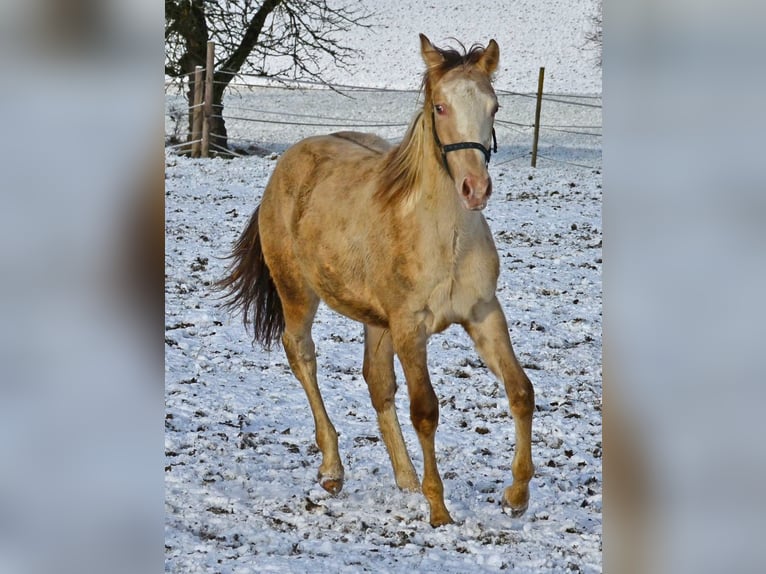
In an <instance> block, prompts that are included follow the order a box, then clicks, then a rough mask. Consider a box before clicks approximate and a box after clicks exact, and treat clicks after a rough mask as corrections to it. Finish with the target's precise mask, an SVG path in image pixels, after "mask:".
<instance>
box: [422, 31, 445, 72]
mask: <svg viewBox="0 0 766 574" xmlns="http://www.w3.org/2000/svg"><path fill="white" fill-rule="evenodd" d="M420 55H421V56H422V57H423V61H424V62H425V63H426V66H427V67H428V69H429V70H430V69H431V68H435V67H436V66H439V65H441V64H442V63H443V62H444V57H443V56H442V55H441V52H439V50H437V49H436V47H435V46H434V45H433V44H432V43H431V40H429V39H428V38H426V36H425V34H421V35H420Z"/></svg>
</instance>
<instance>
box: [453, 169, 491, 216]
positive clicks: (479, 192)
mask: <svg viewBox="0 0 766 574" xmlns="http://www.w3.org/2000/svg"><path fill="white" fill-rule="evenodd" d="M491 195H492V179H491V178H490V177H489V175H485V176H475V175H467V176H466V177H465V178H464V179H463V183H462V185H461V186H460V198H461V199H462V200H463V207H465V208H466V209H468V210H470V211H481V210H482V209H484V208H485V207H486V206H487V201H489V197H490V196H491Z"/></svg>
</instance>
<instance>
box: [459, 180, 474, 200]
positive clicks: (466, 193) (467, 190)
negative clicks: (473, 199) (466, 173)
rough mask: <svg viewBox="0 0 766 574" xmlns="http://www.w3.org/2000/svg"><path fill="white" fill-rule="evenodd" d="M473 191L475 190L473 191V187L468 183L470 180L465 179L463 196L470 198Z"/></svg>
mask: <svg viewBox="0 0 766 574" xmlns="http://www.w3.org/2000/svg"><path fill="white" fill-rule="evenodd" d="M472 191H473V190H472V189H471V186H470V185H469V183H468V178H465V179H464V180H463V189H462V192H463V196H464V197H470V195H471V192H472Z"/></svg>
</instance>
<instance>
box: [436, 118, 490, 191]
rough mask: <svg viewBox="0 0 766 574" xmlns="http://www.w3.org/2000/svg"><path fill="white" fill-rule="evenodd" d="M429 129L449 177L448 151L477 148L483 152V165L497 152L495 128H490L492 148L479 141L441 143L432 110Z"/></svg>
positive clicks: (450, 173) (487, 163)
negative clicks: (431, 131) (432, 133)
mask: <svg viewBox="0 0 766 574" xmlns="http://www.w3.org/2000/svg"><path fill="white" fill-rule="evenodd" d="M431 129H432V130H433V132H434V140H435V141H436V146H437V147H438V148H439V151H440V152H441V155H442V163H443V164H444V169H446V170H447V174H448V175H449V176H450V178H451V177H452V172H451V171H450V168H449V164H448V163H447V154H448V153H449V152H451V151H458V150H461V149H477V150H479V151H480V152H481V153H483V154H484V163H485V165H489V160H490V159H491V158H492V152H494V153H497V136H496V135H495V128H492V144H493V145H492V149H487V148H486V147H484V145H483V144H480V143H479V142H458V143H452V144H447V145H442V142H441V140H440V139H439V134H437V133H436V117H435V116H434V112H433V110H432V111H431Z"/></svg>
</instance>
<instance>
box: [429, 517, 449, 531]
mask: <svg viewBox="0 0 766 574" xmlns="http://www.w3.org/2000/svg"><path fill="white" fill-rule="evenodd" d="M429 522H430V523H431V526H433V527H434V528H439V527H440V526H445V525H447V524H453V523H454V522H455V521H454V520H452V517H451V516H450V515H449V514H447V515H444V516H431V520H430V521H429Z"/></svg>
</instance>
